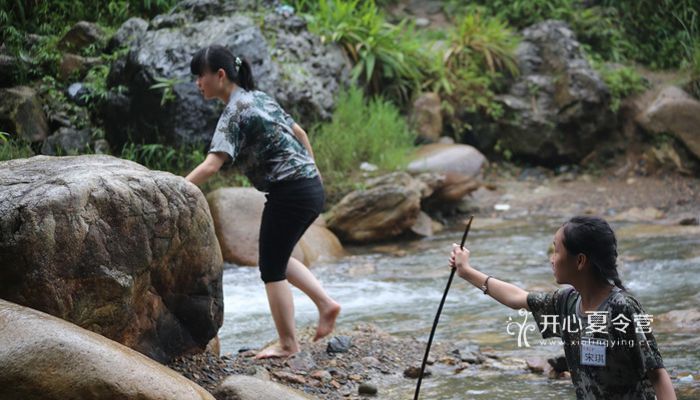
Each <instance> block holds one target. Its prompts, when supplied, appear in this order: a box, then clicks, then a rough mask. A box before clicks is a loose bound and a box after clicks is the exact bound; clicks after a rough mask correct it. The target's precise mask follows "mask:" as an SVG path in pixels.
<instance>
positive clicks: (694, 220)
mask: <svg viewBox="0 0 700 400" xmlns="http://www.w3.org/2000/svg"><path fill="white" fill-rule="evenodd" d="M678 225H681V226H698V225H700V217H690V218H683V219H682V220H680V221H678Z"/></svg>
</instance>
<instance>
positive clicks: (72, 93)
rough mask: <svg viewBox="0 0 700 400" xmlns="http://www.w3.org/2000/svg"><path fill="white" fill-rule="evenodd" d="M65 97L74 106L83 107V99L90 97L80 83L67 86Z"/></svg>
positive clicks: (84, 103)
mask: <svg viewBox="0 0 700 400" xmlns="http://www.w3.org/2000/svg"><path fill="white" fill-rule="evenodd" d="M66 95H67V96H68V98H69V99H70V100H72V101H73V102H74V103H75V104H77V105H79V106H81V107H84V106H86V105H87V103H86V101H85V97H86V96H89V95H90V90H89V89H88V88H87V87H86V86H85V85H84V84H83V83H82V82H75V83H72V84H71V85H70V86H68V89H66Z"/></svg>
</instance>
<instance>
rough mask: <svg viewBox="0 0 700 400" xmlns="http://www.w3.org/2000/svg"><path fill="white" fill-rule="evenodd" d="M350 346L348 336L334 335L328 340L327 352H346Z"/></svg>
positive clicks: (350, 341)
mask: <svg viewBox="0 0 700 400" xmlns="http://www.w3.org/2000/svg"><path fill="white" fill-rule="evenodd" d="M350 346H352V338H351V337H350V336H334V337H332V338H331V340H329V341H328V347H327V348H326V352H327V353H347V352H348V350H350Z"/></svg>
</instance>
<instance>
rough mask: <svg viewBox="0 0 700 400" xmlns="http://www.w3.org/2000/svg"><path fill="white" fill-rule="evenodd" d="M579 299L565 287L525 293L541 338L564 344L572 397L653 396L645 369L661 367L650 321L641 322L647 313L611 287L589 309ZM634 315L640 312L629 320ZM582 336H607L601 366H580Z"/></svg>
mask: <svg viewBox="0 0 700 400" xmlns="http://www.w3.org/2000/svg"><path fill="white" fill-rule="evenodd" d="M580 298H581V296H580V295H579V293H578V292H577V291H576V290H574V289H573V288H571V287H569V288H562V289H558V290H556V291H554V292H550V293H547V292H531V293H530V294H529V295H528V296H527V304H528V306H529V308H530V311H532V314H533V316H534V317H535V321H536V322H537V325H538V327H539V329H540V332H542V336H543V338H551V337H560V338H561V339H562V342H563V343H564V353H565V355H566V362H567V364H568V366H569V371H570V372H571V380H572V381H573V383H574V387H575V389H576V398H577V399H620V400H623V399H624V400H626V399H630V400H631V399H652V400H653V399H655V398H656V396H655V393H654V388H653V386H652V384H651V381H650V380H649V378H648V377H647V375H646V374H647V372H648V371H650V370H653V369H657V368H664V364H663V360H662V359H661V354H660V353H659V349H658V347H657V345H656V339H655V338H654V335H653V333H652V330H651V326H650V325H649V327H647V326H645V325H646V322H644V321H647V322H649V323H650V322H651V319H650V317H651V316H649V315H648V314H646V313H645V312H644V310H643V309H642V306H641V305H640V304H639V302H638V301H637V300H636V299H635V298H634V297H632V296H631V295H630V294H629V293H627V292H625V291H622V290H620V289H619V288H617V287H615V288H614V289H613V291H612V293H611V294H610V296H609V297H608V298H607V299H606V300H605V301H604V302H603V303H602V304H601V305H600V307H598V310H597V311H595V312H592V313H591V312H587V313H582V312H581V307H580V302H581V300H580ZM594 314H595V315H596V316H594ZM603 315H605V316H606V317H605V318H604V317H602V316H603ZM620 315H622V316H620ZM635 315H637V316H640V317H637V319H635ZM552 316H557V317H556V318H555V317H552ZM552 321H556V323H552ZM625 324H627V326H624V325H625ZM589 327H590V328H589ZM582 337H584V338H586V337H594V338H596V339H605V340H607V345H605V346H604V347H603V348H604V352H605V366H591V365H583V363H582V362H581V354H582V353H581V338H582ZM599 343H605V342H599ZM586 356H589V355H588V354H587V355H586ZM586 364H590V362H589V363H586Z"/></svg>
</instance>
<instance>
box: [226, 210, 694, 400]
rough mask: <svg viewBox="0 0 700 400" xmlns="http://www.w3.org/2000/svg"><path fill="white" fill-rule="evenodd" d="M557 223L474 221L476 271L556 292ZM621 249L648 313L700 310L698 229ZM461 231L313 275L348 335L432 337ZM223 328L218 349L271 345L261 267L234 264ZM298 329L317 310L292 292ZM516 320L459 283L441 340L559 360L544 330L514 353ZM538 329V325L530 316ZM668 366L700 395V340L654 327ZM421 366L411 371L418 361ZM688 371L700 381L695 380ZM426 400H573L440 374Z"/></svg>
mask: <svg viewBox="0 0 700 400" xmlns="http://www.w3.org/2000/svg"><path fill="white" fill-rule="evenodd" d="M560 223H561V221H560V220H554V219H537V220H527V221H519V222H514V221H501V220H482V221H479V219H475V223H474V226H473V227H472V231H471V233H470V236H469V239H468V241H467V247H468V248H469V249H470V250H471V252H472V264H473V265H474V266H475V267H477V268H478V269H480V270H481V271H484V272H486V273H488V274H490V275H493V276H495V277H498V278H501V279H504V280H507V281H509V282H511V283H514V284H516V285H519V286H521V287H523V288H525V289H528V290H552V289H554V288H555V287H556V286H555V284H554V280H553V277H552V270H551V266H550V264H549V262H548V254H547V250H548V247H549V245H550V243H551V242H552V237H553V234H554V232H555V231H556V229H557V228H558V226H559V224H560ZM613 228H614V229H615V230H616V232H617V235H618V241H619V254H620V258H619V260H620V271H621V274H622V279H623V283H624V284H625V285H626V286H627V287H628V289H629V290H630V291H631V292H632V294H633V295H634V296H635V297H636V298H637V299H639V300H640V302H641V304H642V305H643V306H644V308H645V310H646V312H647V313H648V314H651V315H652V316H658V315H661V314H663V313H666V312H668V311H672V310H679V309H680V310H693V309H694V310H697V309H699V308H700V294H698V287H700V285H698V277H699V276H700V234H699V232H700V231H698V229H697V228H693V227H680V226H661V225H639V224H629V223H627V224H625V223H619V224H613ZM460 237H461V232H459V231H455V230H452V231H445V232H442V233H440V234H437V235H435V236H434V237H431V238H425V239H421V240H416V241H411V242H401V243H394V244H390V245H382V246H365V247H355V248H349V249H348V251H349V252H350V256H348V257H346V258H343V259H342V260H340V261H337V262H334V263H325V264H323V263H322V264H319V265H314V266H313V267H312V270H313V272H314V274H316V276H317V277H319V278H320V279H321V281H322V282H323V284H324V286H325V287H326V289H327V290H328V291H329V292H330V293H331V295H332V296H333V297H334V298H336V299H337V300H338V301H339V302H340V303H341V304H342V306H343V312H342V314H341V318H340V320H339V325H340V327H347V328H351V327H352V326H354V325H355V324H356V323H358V322H360V321H365V322H372V323H374V324H376V325H378V326H379V327H380V328H382V329H383V330H385V331H388V332H390V333H392V334H395V335H399V336H414V337H417V338H419V339H421V340H427V336H428V334H429V332H430V327H431V324H432V321H433V318H434V313H435V311H436V309H437V306H438V303H439V301H440V297H441V295H442V291H443V290H444V287H445V283H446V281H447V277H448V275H449V269H448V267H447V258H448V255H449V251H450V249H451V244H452V243H454V242H456V241H459V240H460ZM224 295H225V317H224V318H225V320H224V325H223V327H222V330H221V331H220V333H219V336H220V339H221V347H222V352H224V353H226V352H231V353H234V354H235V353H236V352H237V350H238V349H239V348H243V347H247V348H258V347H260V346H261V345H263V344H264V343H266V342H268V341H270V340H273V339H274V338H275V331H274V327H273V324H272V320H271V317H270V314H269V312H268V306H267V299H266V297H265V292H264V288H263V285H262V283H261V281H260V280H259V278H258V271H257V269H256V268H249V267H235V266H228V268H227V269H226V271H225V273H224ZM294 296H295V304H296V321H297V325H298V326H306V325H313V324H315V322H316V318H317V314H316V309H315V307H314V306H313V303H311V301H310V300H309V299H308V298H306V297H305V296H304V295H303V294H302V293H301V292H300V291H298V290H296V289H295V290H294ZM509 318H511V321H516V322H521V321H522V320H523V318H524V317H523V316H521V315H519V314H518V312H517V311H515V310H510V309H508V308H506V307H505V306H502V305H501V304H499V303H497V302H496V301H494V300H493V299H491V298H490V297H488V296H484V295H483V294H482V293H481V292H480V291H479V290H478V289H477V288H474V287H472V286H471V285H470V284H468V283H467V282H465V281H463V280H461V279H458V278H456V279H455V282H454V283H453V286H452V289H451V291H450V294H449V296H448V298H447V301H446V303H445V308H444V310H443V313H442V317H441V320H440V325H439V328H438V331H437V334H436V339H435V340H436V341H440V340H447V341H452V342H464V341H471V342H475V343H477V344H478V345H479V346H480V347H481V348H482V349H484V348H492V349H493V350H494V351H495V352H496V353H497V354H499V355H501V356H504V357H514V358H519V359H526V358H531V357H551V356H556V355H560V354H563V349H562V347H561V345H551V344H550V345H547V344H543V343H540V342H539V339H541V337H540V334H539V332H537V331H535V332H531V333H529V334H528V337H527V338H528V344H529V345H530V346H529V347H525V346H521V347H519V346H518V340H517V337H516V336H517V329H513V330H511V332H513V333H514V335H509V334H508V333H507V330H506V328H507V325H508V322H509ZM528 318H529V319H528V321H532V316H531V315H530V316H529V317H528ZM653 327H654V329H655V333H656V338H657V341H658V343H659V347H660V350H661V354H662V356H663V357H664V362H665V364H666V367H667V369H668V370H669V371H670V372H673V373H677V374H678V375H679V376H681V377H684V378H683V379H682V381H674V385H675V387H676V390H677V392H678V393H679V398H686V399H690V398H692V396H693V395H691V394H687V395H686V394H684V393H695V395H697V394H698V393H700V389H699V388H698V386H700V376H699V373H700V338H699V337H698V335H697V334H695V333H683V332H681V331H680V330H678V329H675V328H674V327H672V326H669V325H668V324H664V321H656V322H654V324H653ZM419 363H420V360H416V363H415V364H419ZM688 374H692V375H693V377H692V378H690V377H688ZM413 385H415V381H413V380H405V381H404V382H402V383H401V384H394V385H391V386H389V387H380V391H381V393H382V396H381V398H386V399H409V398H412V396H413ZM421 393H422V396H421V397H422V398H426V399H445V400H446V399H463V398H470V399H560V398H574V397H575V395H574V391H573V388H572V385H571V382H570V381H569V380H561V381H555V380H550V379H548V378H546V377H544V376H540V375H535V374H530V373H527V372H524V371H523V370H514V371H503V370H493V371H489V370H480V371H479V373H474V371H473V370H465V371H463V372H461V373H459V374H456V375H454V374H450V375H446V374H439V373H438V374H435V376H434V377H432V378H428V379H425V380H424V381H423V388H422V390H421Z"/></svg>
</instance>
